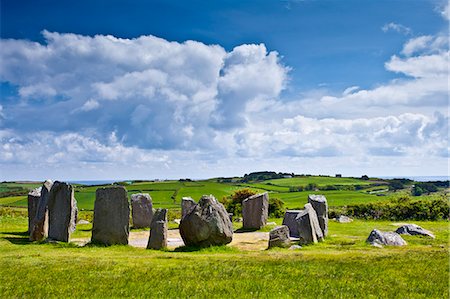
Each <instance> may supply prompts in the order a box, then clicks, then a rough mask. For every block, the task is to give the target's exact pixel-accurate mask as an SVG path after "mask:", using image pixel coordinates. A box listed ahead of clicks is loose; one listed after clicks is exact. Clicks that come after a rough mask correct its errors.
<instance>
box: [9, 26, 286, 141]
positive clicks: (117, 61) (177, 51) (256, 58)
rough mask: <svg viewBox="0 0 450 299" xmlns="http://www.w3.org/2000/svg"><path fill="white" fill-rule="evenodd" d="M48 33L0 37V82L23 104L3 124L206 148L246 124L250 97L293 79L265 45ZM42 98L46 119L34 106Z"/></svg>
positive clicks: (274, 91) (264, 94)
mask: <svg viewBox="0 0 450 299" xmlns="http://www.w3.org/2000/svg"><path fill="white" fill-rule="evenodd" d="M43 35H44V38H45V44H40V43H36V42H30V41H25V40H11V39H7V40H2V41H1V45H0V46H1V47H2V51H1V54H0V55H1V60H2V61H3V62H4V63H2V65H1V66H0V74H1V80H2V81H6V82H9V83H11V84H13V85H16V86H18V93H19V95H20V97H21V98H20V99H18V100H21V101H22V103H23V106H22V107H21V109H20V111H19V109H16V108H17V106H14V105H11V106H10V107H6V108H7V109H9V110H10V111H11V113H12V114H11V119H9V120H8V119H7V120H6V126H11V127H16V128H19V127H20V128H23V129H24V130H26V131H28V130H32V131H33V130H34V131H39V130H54V131H73V130H82V131H93V130H95V131H97V133H98V135H101V136H105V135H108V134H109V133H110V132H111V131H112V130H114V131H115V132H116V133H117V135H118V137H119V138H121V140H123V142H124V143H125V144H127V145H128V146H134V145H137V146H139V147H142V148H164V149H170V148H179V147H183V146H190V147H193V146H200V147H202V146H208V140H209V139H211V138H213V137H214V134H215V133H214V131H217V130H219V131H220V130H222V129H228V128H230V127H240V126H243V125H245V123H244V122H245V119H244V117H243V113H244V111H245V105H246V103H247V102H248V101H251V100H252V99H254V98H270V97H277V96H278V95H279V94H280V92H281V91H282V89H283V88H284V87H285V83H286V80H287V72H288V68H287V67H285V66H283V65H282V64H281V63H280V59H279V55H278V53H276V52H269V51H267V49H266V47H265V46H264V45H263V44H260V45H241V46H238V47H236V48H235V49H233V50H232V51H231V52H228V53H227V52H226V51H225V50H224V49H223V48H222V47H220V46H217V45H205V44H203V43H199V42H195V41H186V42H184V43H177V42H169V41H166V40H164V39H161V38H157V37H154V36H141V37H138V38H135V39H121V38H116V37H113V36H105V35H96V36H93V37H90V36H83V35H76V34H60V33H56V32H48V31H43ZM42 101H45V102H46V107H45V108H46V110H47V113H46V119H45V120H44V121H43V120H42V119H41V117H40V115H36V114H30V113H29V111H30V110H35V109H36V107H37V105H38V104H40V103H41V102H42ZM14 114H15V115H14ZM23 114H28V115H30V116H29V117H26V118H25V117H22V116H24V115H23ZM77 114H78V115H77ZM13 118H14V119H18V118H21V123H20V125H19V124H17V123H15V120H14V119H13ZM61 118H64V119H65V120H61ZM71 118H73V119H75V118H82V119H83V120H84V121H83V122H76V121H75V120H73V121H72V120H71ZM8 122H9V123H8ZM55 124H58V125H55ZM52 126H53V127H52ZM212 127H214V129H213V128H212Z"/></svg>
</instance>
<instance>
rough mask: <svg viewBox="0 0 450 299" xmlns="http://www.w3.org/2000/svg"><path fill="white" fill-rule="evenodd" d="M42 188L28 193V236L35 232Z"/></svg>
mask: <svg viewBox="0 0 450 299" xmlns="http://www.w3.org/2000/svg"><path fill="white" fill-rule="evenodd" d="M41 190H42V187H39V188H36V189H33V190H32V191H31V192H30V193H28V234H31V232H32V231H33V222H34V218H35V217H36V213H37V209H38V204H39V199H40V198H41Z"/></svg>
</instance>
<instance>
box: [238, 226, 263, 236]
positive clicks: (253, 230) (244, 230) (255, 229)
mask: <svg viewBox="0 0 450 299" xmlns="http://www.w3.org/2000/svg"><path fill="white" fill-rule="evenodd" d="M257 230H258V229H257V228H243V227H241V228H238V229H237V230H235V231H234V233H236V234H239V233H252V232H256V231H257Z"/></svg>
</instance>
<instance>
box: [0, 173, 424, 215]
mask: <svg viewBox="0 0 450 299" xmlns="http://www.w3.org/2000/svg"><path fill="white" fill-rule="evenodd" d="M311 183H314V184H317V186H319V187H321V186H322V187H323V186H347V187H351V186H360V187H363V189H360V190H332V191H324V190H320V191H301V192H290V188H291V187H299V186H302V187H305V186H307V185H308V184H311ZM382 183H383V184H384V185H383V184H382ZM380 184H382V185H380ZM386 184H387V183H386V182H382V181H379V180H375V181H374V180H362V179H356V178H335V177H325V176H303V177H294V178H286V179H276V180H268V181H263V182H255V183H218V182H216V181H215V180H213V179H211V180H204V181H159V182H134V183H133V184H130V185H126V186H125V187H126V188H127V191H128V195H129V196H131V194H133V193H149V194H150V195H151V197H152V199H153V206H154V207H155V208H169V209H173V208H179V207H180V202H181V198H182V197H184V196H190V197H192V198H193V199H194V200H198V199H200V197H201V196H202V195H205V194H213V195H214V196H215V197H216V198H218V199H221V198H222V197H224V196H229V195H231V194H232V193H233V192H234V191H235V190H238V189H242V188H251V189H253V190H255V191H257V192H269V196H270V197H274V198H280V199H281V200H283V201H284V202H285V206H286V207H287V208H289V209H294V208H302V207H303V205H304V204H305V203H306V202H307V197H308V194H323V195H325V196H326V197H327V200H328V204H329V206H330V207H340V206H344V205H353V204H360V203H372V202H380V201H389V200H391V199H392V198H393V197H395V196H397V195H396V194H394V193H392V192H387V191H386V190H387V185H386ZM20 186H22V187H23V188H26V189H32V188H34V187H37V186H38V184H29V183H26V184H17V183H0V195H1V192H2V191H1V190H4V191H5V190H8V189H7V188H8V187H20ZM1 188H3V189H1ZM97 188H99V186H80V185H76V186H75V198H76V199H77V202H78V207H79V208H80V209H81V210H93V208H94V201H95V191H96V189H97ZM350 189H351V188H350ZM291 191H292V190H291ZM373 191H375V192H374V193H371V192H373ZM379 191H381V192H379ZM380 195H385V196H380ZM416 198H420V199H424V198H431V197H430V196H428V195H425V196H421V197H416ZM0 206H13V207H26V206H27V199H26V196H24V195H23V196H11V197H0Z"/></svg>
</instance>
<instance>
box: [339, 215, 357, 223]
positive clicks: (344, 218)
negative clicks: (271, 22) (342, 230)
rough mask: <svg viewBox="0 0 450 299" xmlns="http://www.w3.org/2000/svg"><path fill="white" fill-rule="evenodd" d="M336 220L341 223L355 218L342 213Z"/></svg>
mask: <svg viewBox="0 0 450 299" xmlns="http://www.w3.org/2000/svg"><path fill="white" fill-rule="evenodd" d="M336 221H337V222H339V223H350V222H352V221H353V219H352V218H350V217H348V216H344V215H340V216H339V217H337V218H336Z"/></svg>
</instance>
